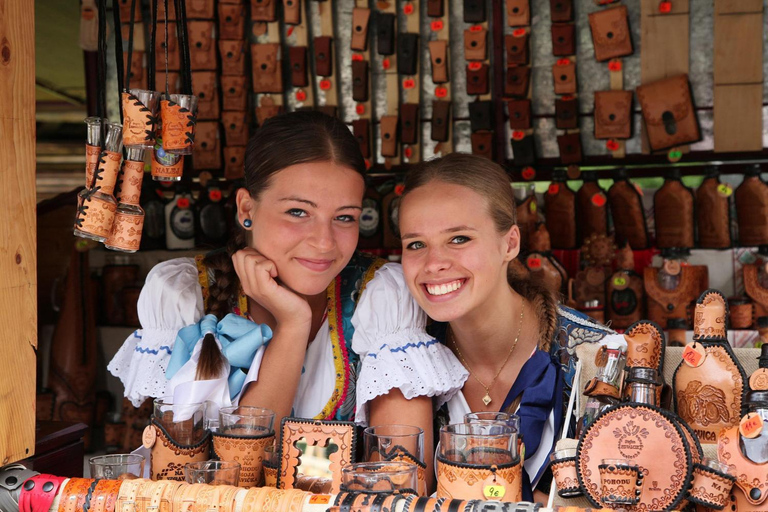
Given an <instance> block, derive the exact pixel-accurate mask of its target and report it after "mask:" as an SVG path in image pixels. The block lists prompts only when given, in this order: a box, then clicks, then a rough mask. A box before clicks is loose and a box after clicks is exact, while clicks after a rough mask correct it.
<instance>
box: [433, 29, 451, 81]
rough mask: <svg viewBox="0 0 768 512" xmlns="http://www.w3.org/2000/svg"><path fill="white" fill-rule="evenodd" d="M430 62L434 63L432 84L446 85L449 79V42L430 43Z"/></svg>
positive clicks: (437, 41)
mask: <svg viewBox="0 0 768 512" xmlns="http://www.w3.org/2000/svg"><path fill="white" fill-rule="evenodd" d="M429 60H430V61H431V62H432V82H434V83H436V84H444V83H445V82H447V81H448V80H449V79H448V41H445V40H442V39H440V40H436V41H430V42H429Z"/></svg>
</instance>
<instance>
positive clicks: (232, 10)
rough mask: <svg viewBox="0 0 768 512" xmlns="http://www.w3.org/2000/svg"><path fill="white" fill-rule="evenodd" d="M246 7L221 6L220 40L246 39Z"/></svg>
mask: <svg viewBox="0 0 768 512" xmlns="http://www.w3.org/2000/svg"><path fill="white" fill-rule="evenodd" d="M243 18H245V6H244V5H236V4H219V34H218V37H219V39H237V40H241V39H243V38H244V37H245V24H244V22H243Z"/></svg>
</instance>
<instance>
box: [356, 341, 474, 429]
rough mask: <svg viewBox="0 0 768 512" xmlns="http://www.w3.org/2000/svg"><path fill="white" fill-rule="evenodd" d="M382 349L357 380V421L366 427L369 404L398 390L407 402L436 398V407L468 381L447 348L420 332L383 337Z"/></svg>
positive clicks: (367, 359)
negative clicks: (417, 398)
mask: <svg viewBox="0 0 768 512" xmlns="http://www.w3.org/2000/svg"><path fill="white" fill-rule="evenodd" d="M379 341H380V348H379V349H378V350H372V351H370V352H368V353H367V354H366V355H365V357H364V358H363V360H362V363H361V369H360V376H359V377H358V380H357V389H356V391H357V412H356V416H355V421H356V422H357V423H360V424H366V420H367V411H366V408H365V405H366V403H368V402H370V401H371V400H373V399H374V398H376V397H377V396H381V395H385V394H387V393H388V392H389V391H390V390H391V389H394V388H397V389H399V390H400V391H401V392H402V393H403V396H404V397H405V398H407V399H409V400H410V399H411V398H415V397H417V396H429V397H437V401H436V403H435V406H436V407H440V406H442V405H443V404H444V403H445V402H447V401H448V400H450V399H451V398H452V397H453V396H454V395H455V394H456V393H457V392H458V391H459V390H461V388H462V387H463V386H464V382H465V381H466V380H467V377H469V373H468V372H467V370H466V368H464V366H463V365H462V364H461V363H460V362H459V360H458V359H457V358H456V356H455V355H453V352H451V351H450V350H449V349H448V347H446V346H445V345H443V344H442V343H440V342H439V341H437V340H435V339H434V338H432V337H431V336H429V335H428V334H427V333H425V332H424V331H423V330H421V329H405V330H403V331H400V332H398V333H395V334H390V335H387V336H384V337H383V338H381V339H380V340H379Z"/></svg>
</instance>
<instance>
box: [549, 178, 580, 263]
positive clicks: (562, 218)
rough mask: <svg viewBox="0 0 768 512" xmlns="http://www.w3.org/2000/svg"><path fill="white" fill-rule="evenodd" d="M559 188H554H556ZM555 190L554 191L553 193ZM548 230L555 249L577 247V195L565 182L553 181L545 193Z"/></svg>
mask: <svg viewBox="0 0 768 512" xmlns="http://www.w3.org/2000/svg"><path fill="white" fill-rule="evenodd" d="M555 187H556V188H557V190H554V188H555ZM552 192H554V193H552ZM544 209H545V211H546V215H545V217H546V219H547V231H549V238H550V242H551V244H552V248H553V249H573V248H575V247H576V195H575V194H574V193H573V192H572V191H571V189H569V188H568V186H567V185H566V184H565V182H553V183H552V184H551V185H550V188H549V191H548V192H547V193H546V194H544Z"/></svg>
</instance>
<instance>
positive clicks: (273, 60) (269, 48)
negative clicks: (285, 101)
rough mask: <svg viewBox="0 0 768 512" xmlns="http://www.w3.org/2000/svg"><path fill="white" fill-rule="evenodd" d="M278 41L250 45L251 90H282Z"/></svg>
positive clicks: (261, 91)
mask: <svg viewBox="0 0 768 512" xmlns="http://www.w3.org/2000/svg"><path fill="white" fill-rule="evenodd" d="M279 51H280V44H279V43H262V44H252V45H251V60H252V61H253V62H252V72H253V92H260V93H268V92H274V93H280V92H283V75H282V73H281V70H280V60H279V59H278V54H279Z"/></svg>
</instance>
